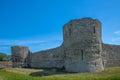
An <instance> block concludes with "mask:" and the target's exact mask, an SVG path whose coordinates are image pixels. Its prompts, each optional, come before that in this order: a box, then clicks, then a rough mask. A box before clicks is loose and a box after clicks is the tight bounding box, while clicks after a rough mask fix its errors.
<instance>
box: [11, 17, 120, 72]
mask: <svg viewBox="0 0 120 80" xmlns="http://www.w3.org/2000/svg"><path fill="white" fill-rule="evenodd" d="M101 28H102V26H101V22H100V21H99V20H97V19H92V18H81V19H75V20H71V21H70V22H68V23H66V24H65V25H64V27H63V40H64V41H63V43H62V45H61V46H59V47H57V48H54V49H49V50H45V51H39V52H35V53H32V52H30V50H29V49H28V48H27V47H25V46H13V47H12V48H11V50H12V61H13V67H32V68H61V69H62V68H65V70H66V71H67V72H92V71H102V70H104V67H111V66H120V46H116V45H108V44H103V43H102V39H101ZM112 56H113V57H112Z"/></svg>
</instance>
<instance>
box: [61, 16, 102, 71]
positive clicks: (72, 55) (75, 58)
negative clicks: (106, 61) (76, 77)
mask: <svg viewBox="0 0 120 80" xmlns="http://www.w3.org/2000/svg"><path fill="white" fill-rule="evenodd" d="M63 32H64V50H65V55H66V60H65V69H66V71H68V72H87V71H101V70H103V69H104V68H103V64H102V58H101V53H102V45H101V42H102V41H101V23H100V22H99V21H98V20H94V19H90V18H83V19H76V20H72V21H70V22H68V23H67V24H65V26H64V29H63Z"/></svg>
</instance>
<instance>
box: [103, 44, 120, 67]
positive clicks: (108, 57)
mask: <svg viewBox="0 0 120 80" xmlns="http://www.w3.org/2000/svg"><path fill="white" fill-rule="evenodd" d="M103 60H104V61H105V63H104V64H105V67H113V66H120V45H110V44H103Z"/></svg>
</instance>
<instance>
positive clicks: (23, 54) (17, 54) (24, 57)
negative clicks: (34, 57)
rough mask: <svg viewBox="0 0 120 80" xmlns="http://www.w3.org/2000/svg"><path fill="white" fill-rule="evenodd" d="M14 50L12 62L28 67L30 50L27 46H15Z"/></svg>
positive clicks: (12, 48)
mask: <svg viewBox="0 0 120 80" xmlns="http://www.w3.org/2000/svg"><path fill="white" fill-rule="evenodd" d="M11 51H12V62H13V65H12V66H13V67H14V68H15V67H28V65H29V56H30V51H29V49H28V48H27V47H25V46H13V47H11Z"/></svg>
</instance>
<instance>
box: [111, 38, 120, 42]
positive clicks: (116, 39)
mask: <svg viewBox="0 0 120 80" xmlns="http://www.w3.org/2000/svg"><path fill="white" fill-rule="evenodd" d="M112 41H113V42H115V41H120V37H118V38H114V39H112Z"/></svg>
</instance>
